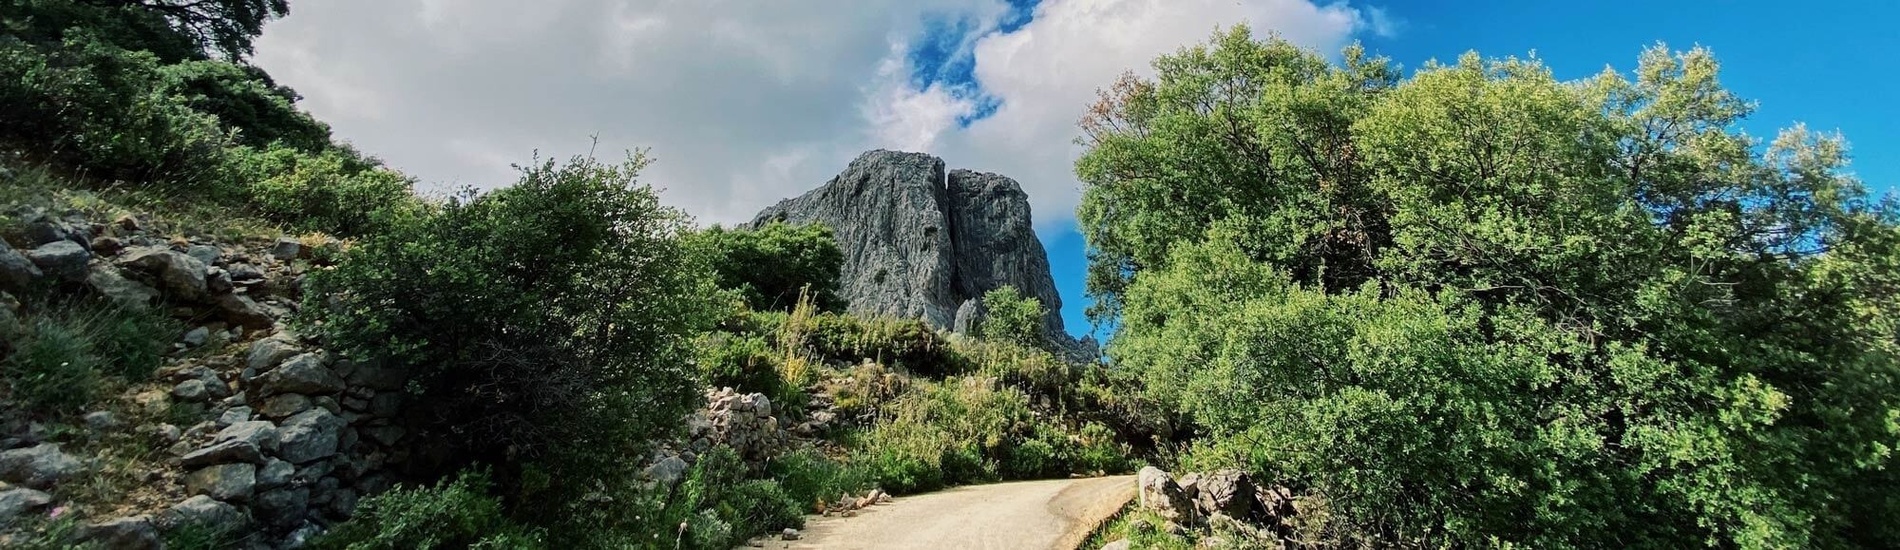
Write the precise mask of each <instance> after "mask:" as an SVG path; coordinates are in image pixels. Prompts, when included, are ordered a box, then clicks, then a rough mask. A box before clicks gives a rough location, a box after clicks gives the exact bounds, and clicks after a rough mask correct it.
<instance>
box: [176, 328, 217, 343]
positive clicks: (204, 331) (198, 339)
mask: <svg viewBox="0 0 1900 550" xmlns="http://www.w3.org/2000/svg"><path fill="white" fill-rule="evenodd" d="M209 339H211V329H209V328H205V327H198V328H194V329H191V330H190V331H187V332H185V336H184V337H182V338H179V339H178V341H179V342H183V343H184V344H185V345H187V346H191V347H194V348H195V347H198V346H202V345H205V340H209Z"/></svg>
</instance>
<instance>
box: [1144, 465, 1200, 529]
mask: <svg viewBox="0 0 1900 550" xmlns="http://www.w3.org/2000/svg"><path fill="white" fill-rule="evenodd" d="M1135 484H1136V487H1138V488H1139V490H1140V492H1139V493H1138V502H1140V505H1141V507H1142V508H1145V509H1149V510H1154V511H1156V512H1159V513H1161V515H1162V517H1165V518H1168V519H1170V520H1181V519H1191V517H1192V515H1193V514H1194V503H1193V502H1192V501H1190V500H1189V499H1188V495H1187V492H1186V491H1185V490H1183V489H1182V488H1181V485H1180V484H1178V483H1175V481H1174V477H1173V476H1170V475H1168V472H1165V471H1162V470H1161V469H1160V468H1156V467H1153V466H1143V467H1142V468H1141V471H1140V472H1139V473H1137V474H1136V475H1135Z"/></svg>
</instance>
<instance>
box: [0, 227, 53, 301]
mask: <svg viewBox="0 0 1900 550" xmlns="http://www.w3.org/2000/svg"><path fill="white" fill-rule="evenodd" d="M45 275H46V273H45V272H42V271H40V268H39V266H36V265H33V260H28V259H26V256H25V255H23V254H20V252H19V251H17V250H14V249H13V247H12V246H9V245H7V241H6V239H0V288H6V289H12V290H22V289H25V288H27V287H28V286H31V285H32V284H33V280H34V279H38V278H40V277H44V276H45Z"/></svg>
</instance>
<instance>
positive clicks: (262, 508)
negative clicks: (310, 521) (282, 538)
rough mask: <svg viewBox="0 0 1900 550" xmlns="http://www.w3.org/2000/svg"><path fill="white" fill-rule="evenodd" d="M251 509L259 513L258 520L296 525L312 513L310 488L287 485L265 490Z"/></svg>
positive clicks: (286, 525) (281, 525)
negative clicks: (289, 486)
mask: <svg viewBox="0 0 1900 550" xmlns="http://www.w3.org/2000/svg"><path fill="white" fill-rule="evenodd" d="M251 511H253V512H256V513H257V519H258V521H262V522H264V523H266V524H269V525H272V526H275V527H290V526H293V525H296V524H298V523H300V522H302V521H303V519H304V516H305V515H307V514H309V513H310V489H309V488H308V487H296V488H288V487H286V488H280V489H273V490H270V491H265V492H264V493H262V494H259V495H257V499H256V501H255V502H252V503H251Z"/></svg>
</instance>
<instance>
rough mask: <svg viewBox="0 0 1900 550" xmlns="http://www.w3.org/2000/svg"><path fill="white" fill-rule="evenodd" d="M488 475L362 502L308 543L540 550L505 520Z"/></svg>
mask: <svg viewBox="0 0 1900 550" xmlns="http://www.w3.org/2000/svg"><path fill="white" fill-rule="evenodd" d="M493 489H494V487H493V484H492V483H491V482H490V481H489V477H488V475H487V474H485V473H482V472H481V471H478V470H470V471H464V472H461V473H458V474H456V475H455V476H454V477H453V478H445V479H443V480H442V481H440V482H438V483H436V484H435V485H433V486H428V487H397V488H394V489H391V490H389V491H386V492H384V493H382V494H378V495H375V496H371V497H369V498H366V499H363V502H362V503H360V504H358V505H357V507H356V511H355V513H354V514H352V515H351V517H350V520H349V521H347V522H344V523H341V524H338V525H337V526H335V527H333V528H331V529H330V530H329V531H328V532H325V533H324V534H323V535H322V536H321V537H319V538H317V539H316V540H315V541H313V543H312V545H311V546H312V547H313V548H317V549H318V550H408V549H412V548H413V549H416V550H449V549H461V548H484V549H494V550H503V549H508V550H516V549H520V550H526V549H531V548H544V547H547V545H546V544H545V543H544V542H543V541H542V537H541V534H540V533H538V532H536V531H535V530H534V529H531V528H528V527H526V526H523V525H520V524H517V523H515V522H514V521H512V520H510V519H509V517H508V514H507V511H506V510H505V508H504V507H503V506H502V503H501V500H500V499H498V498H496V497H495V496H494V495H493V494H492V493H491V491H492V490H493Z"/></svg>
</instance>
